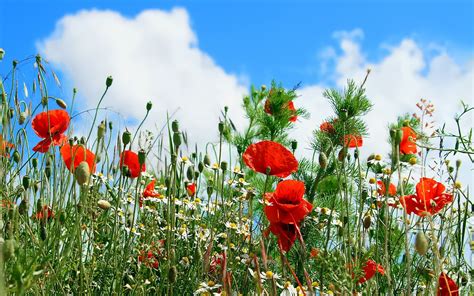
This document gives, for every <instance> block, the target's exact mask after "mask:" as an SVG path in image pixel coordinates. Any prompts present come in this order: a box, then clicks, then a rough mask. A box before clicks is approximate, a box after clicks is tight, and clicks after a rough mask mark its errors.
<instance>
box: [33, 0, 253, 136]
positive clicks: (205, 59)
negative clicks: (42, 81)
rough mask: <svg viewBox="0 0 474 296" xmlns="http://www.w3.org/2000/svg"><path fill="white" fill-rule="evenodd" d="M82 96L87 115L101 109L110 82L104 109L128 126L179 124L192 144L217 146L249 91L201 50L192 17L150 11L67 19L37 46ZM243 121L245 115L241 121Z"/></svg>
mask: <svg viewBox="0 0 474 296" xmlns="http://www.w3.org/2000/svg"><path fill="white" fill-rule="evenodd" d="M37 47H38V48H39V50H40V52H41V53H42V54H43V55H44V56H45V57H46V59H47V60H49V61H50V62H52V63H53V65H55V66H56V67H57V68H59V69H61V70H62V72H63V73H64V74H65V75H66V77H67V78H68V80H69V81H72V82H73V83H74V86H75V87H77V88H78V90H79V93H80V94H81V99H82V100H83V102H82V103H83V105H82V106H81V107H87V108H91V107H92V108H93V107H94V106H95V105H96V104H97V100H98V98H99V97H100V95H101V92H102V91H103V89H104V81H105V78H106V77H107V76H108V75H112V76H113V78H114V83H113V86H112V87H111V89H110V93H109V94H108V95H107V96H106V98H105V100H104V102H103V104H102V106H103V107H112V109H113V110H114V111H117V112H120V113H121V115H122V116H124V117H125V118H126V119H140V118H142V117H143V116H144V115H145V105H146V102H147V101H149V100H151V101H153V103H154V107H153V110H152V112H151V115H150V118H149V120H148V127H153V126H154V124H155V123H157V124H158V125H159V126H161V125H162V124H163V123H164V122H165V116H166V112H167V111H169V112H170V113H171V112H173V111H175V110H176V109H177V108H180V109H179V111H178V113H177V115H176V117H177V118H178V119H179V120H180V122H181V126H182V127H183V129H187V130H191V131H192V132H191V133H190V134H191V136H192V139H191V140H192V141H198V142H201V143H202V142H204V141H209V140H211V139H215V137H216V134H217V122H218V116H219V114H220V112H219V111H220V110H222V109H223V107H224V106H225V105H228V106H229V107H231V109H232V110H240V102H241V98H242V95H243V94H244V93H245V92H246V91H247V87H246V86H244V84H243V83H242V80H241V76H242V75H240V76H237V75H233V74H229V73H227V72H226V71H225V70H224V69H222V68H221V67H220V66H219V65H217V64H216V63H215V62H214V61H213V60H212V58H211V57H210V56H209V55H208V54H206V53H205V52H203V51H202V50H200V49H199V47H198V40H197V36H196V35H195V33H194V32H193V30H192V28H191V25H190V22H189V17H188V14H187V12H186V10H184V9H180V8H176V9H172V10H171V11H162V10H145V11H143V12H141V13H140V14H138V15H137V16H135V17H133V18H127V17H124V16H123V15H121V14H119V13H117V12H114V11H99V10H84V11H80V12H78V13H76V14H73V15H67V16H65V17H63V18H62V19H61V20H60V21H59V22H58V23H57V25H56V28H55V30H54V32H53V33H52V34H51V35H50V36H49V37H47V38H46V39H44V40H42V41H40V42H39V43H38V45H37ZM238 114H239V115H240V114H242V113H238Z"/></svg>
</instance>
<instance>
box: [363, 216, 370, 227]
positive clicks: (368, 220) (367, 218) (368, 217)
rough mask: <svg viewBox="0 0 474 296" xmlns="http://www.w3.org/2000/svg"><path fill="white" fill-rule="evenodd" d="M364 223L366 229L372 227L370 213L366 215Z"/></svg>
mask: <svg viewBox="0 0 474 296" xmlns="http://www.w3.org/2000/svg"><path fill="white" fill-rule="evenodd" d="M363 224H364V228H365V229H369V228H370V224H372V218H371V217H370V215H365V217H364V221H363Z"/></svg>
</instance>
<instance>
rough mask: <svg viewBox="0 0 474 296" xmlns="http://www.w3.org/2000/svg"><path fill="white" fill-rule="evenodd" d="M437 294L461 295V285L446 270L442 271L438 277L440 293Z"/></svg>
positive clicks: (445, 295) (442, 295) (438, 295)
mask: <svg viewBox="0 0 474 296" xmlns="http://www.w3.org/2000/svg"><path fill="white" fill-rule="evenodd" d="M436 295H437V296H459V287H458V286H457V285H456V283H455V282H454V281H453V279H451V278H450V277H449V276H448V275H447V274H445V273H444V272H443V273H441V275H440V276H439V279H438V293H437V294H436Z"/></svg>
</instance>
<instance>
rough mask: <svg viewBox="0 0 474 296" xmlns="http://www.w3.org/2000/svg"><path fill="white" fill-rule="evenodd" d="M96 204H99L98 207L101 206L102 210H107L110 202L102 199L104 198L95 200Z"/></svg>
mask: <svg viewBox="0 0 474 296" xmlns="http://www.w3.org/2000/svg"><path fill="white" fill-rule="evenodd" d="M97 206H99V208H101V209H102V210H108V209H110V207H111V204H110V202H108V201H106V200H104V199H100V200H99V201H98V202H97Z"/></svg>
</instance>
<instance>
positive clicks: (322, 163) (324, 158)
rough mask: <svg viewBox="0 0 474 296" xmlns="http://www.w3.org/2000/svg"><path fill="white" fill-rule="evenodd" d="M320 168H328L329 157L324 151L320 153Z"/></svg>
mask: <svg viewBox="0 0 474 296" xmlns="http://www.w3.org/2000/svg"><path fill="white" fill-rule="evenodd" d="M319 166H320V167H321V168H322V169H325V168H326V167H327V166H328V157H327V156H326V153H324V152H322V151H321V153H319Z"/></svg>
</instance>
